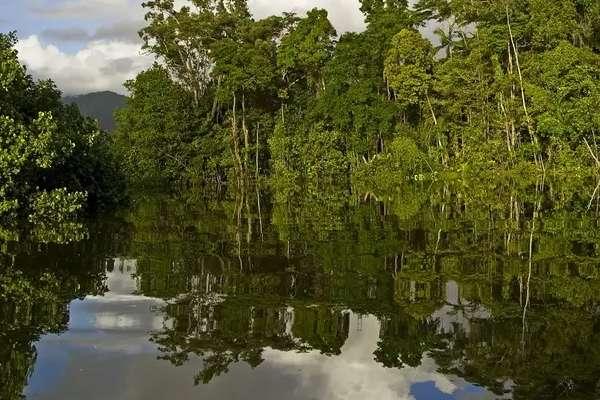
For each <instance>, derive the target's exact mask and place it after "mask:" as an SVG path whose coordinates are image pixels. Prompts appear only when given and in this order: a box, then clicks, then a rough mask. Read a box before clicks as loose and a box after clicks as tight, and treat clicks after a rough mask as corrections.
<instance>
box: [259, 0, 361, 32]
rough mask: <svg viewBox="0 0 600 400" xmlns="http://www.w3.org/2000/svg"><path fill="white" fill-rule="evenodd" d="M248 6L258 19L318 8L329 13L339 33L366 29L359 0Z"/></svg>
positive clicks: (266, 0)
mask: <svg viewBox="0 0 600 400" xmlns="http://www.w3.org/2000/svg"><path fill="white" fill-rule="evenodd" d="M248 4H249V6H250V9H251V11H252V12H253V13H254V15H255V16H256V17H257V18H263V17H266V16H269V15H278V14H282V13H283V12H290V11H292V12H295V13H297V14H304V13H305V12H306V11H308V10H311V9H313V8H315V7H318V8H324V9H326V10H327V11H328V12H329V19H330V20H331V23H332V24H333V26H335V28H336V29H337V30H338V33H343V32H347V31H361V30H363V29H364V27H365V24H364V16H363V15H362V13H361V12H360V2H359V0H288V1H273V0H249V1H248Z"/></svg>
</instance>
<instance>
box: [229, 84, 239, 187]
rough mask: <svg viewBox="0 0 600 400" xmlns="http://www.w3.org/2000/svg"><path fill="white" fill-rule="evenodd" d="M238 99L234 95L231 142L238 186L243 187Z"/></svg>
mask: <svg viewBox="0 0 600 400" xmlns="http://www.w3.org/2000/svg"><path fill="white" fill-rule="evenodd" d="M236 110H237V97H236V95H235V93H233V116H232V123H231V141H232V142H233V143H232V144H233V155H234V157H235V161H236V178H237V181H238V186H241V177H242V158H241V156H240V143H239V138H238V132H237V116H236Z"/></svg>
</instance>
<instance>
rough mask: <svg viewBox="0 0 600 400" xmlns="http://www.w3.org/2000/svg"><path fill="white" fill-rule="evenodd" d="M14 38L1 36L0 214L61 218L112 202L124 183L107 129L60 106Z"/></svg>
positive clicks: (72, 108)
mask: <svg viewBox="0 0 600 400" xmlns="http://www.w3.org/2000/svg"><path fill="white" fill-rule="evenodd" d="M16 41H17V37H16V35H15V34H13V33H11V34H8V35H5V34H0V143H1V144H2V145H1V146H0V218H2V217H4V218H5V219H6V218H10V219H14V218H15V217H17V216H18V215H21V216H23V215H30V218H34V219H35V218H37V217H40V218H44V217H47V218H49V216H54V217H56V218H57V219H58V220H57V221H56V222H57V223H60V222H61V221H62V220H63V218H66V217H67V216H69V215H72V214H74V213H75V212H77V211H79V210H80V209H81V208H83V207H84V206H85V205H87V206H88V208H89V209H94V208H98V207H102V206H108V205H110V204H114V202H115V201H118V200H119V199H121V198H122V196H123V186H122V185H121V180H120V179H119V175H118V174H117V173H116V169H115V168H116V166H115V163H114V160H113V159H112V156H111V155H110V154H109V151H108V138H107V136H106V134H105V133H103V132H100V131H99V129H98V126H97V124H96V123H95V122H94V121H92V120H91V119H87V118H84V117H82V116H81V114H80V113H79V111H78V110H77V109H76V108H75V106H67V105H64V104H63V103H62V102H61V94H60V92H59V91H58V90H57V89H56V87H55V86H54V83H53V82H51V81H40V82H35V81H34V80H33V79H32V78H31V76H29V75H28V74H27V73H26V71H25V68H24V67H23V66H21V64H20V63H19V61H18V58H17V52H16V50H14V45H15V44H16ZM86 198H87V202H86V201H85V200H86ZM42 209H43V210H45V211H44V212H42ZM54 211H59V212H54ZM32 222H33V221H32Z"/></svg>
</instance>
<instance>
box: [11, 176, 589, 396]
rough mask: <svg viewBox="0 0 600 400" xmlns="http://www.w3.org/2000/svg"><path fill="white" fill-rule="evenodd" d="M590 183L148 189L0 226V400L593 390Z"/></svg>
mask: <svg viewBox="0 0 600 400" xmlns="http://www.w3.org/2000/svg"><path fill="white" fill-rule="evenodd" d="M594 186H595V185H594V184H592V185H591V186H589V185H584V184H583V183H581V182H579V183H577V182H575V183H573V182H570V183H567V182H560V181H559V182H555V183H549V182H544V183H543V184H542V183H541V182H537V183H531V184H509V183H507V184H503V185H495V184H489V185H481V184H480V185H479V186H477V189H473V188H472V187H470V186H465V185H454V186H451V187H449V186H442V185H434V186H429V185H422V186H419V187H406V188H400V189H398V190H397V191H395V192H393V193H391V194H389V195H386V196H384V197H375V196H374V195H370V194H366V195H365V194H364V193H362V192H361V194H360V195H358V194H353V193H350V192H349V191H346V192H340V191H333V190H332V191H329V192H327V191H319V192H314V193H313V194H310V192H309V193H307V192H304V191H299V192H290V191H286V190H282V191H279V192H275V193H274V192H272V191H270V192H265V191H263V192H261V193H260V194H257V193H255V192H252V193H249V194H247V195H245V196H244V197H243V198H242V197H241V196H237V198H236V196H225V197H224V198H222V199H211V200H206V199H198V198H194V199H192V198H187V199H179V200H173V199H167V198H164V197H159V196H154V197H148V198H141V199H139V200H138V201H137V202H136V205H135V207H133V209H132V211H131V212H124V213H121V214H119V215H116V216H111V217H105V218H103V219H101V220H99V221H92V222H90V223H89V224H87V225H86V227H85V229H87V231H85V230H83V231H81V232H79V233H76V232H77V229H76V227H70V228H69V229H68V231H69V232H68V233H56V232H52V233H50V234H48V233H47V232H43V233H42V234H38V235H37V237H34V238H29V239H27V238H23V237H22V238H21V240H20V241H15V240H14V239H15V238H12V239H11V238H10V237H9V236H10V235H5V236H6V238H5V239H3V241H2V240H0V262H1V264H0V268H1V269H0V271H1V273H0V300H2V303H1V306H0V307H1V308H0V310H1V312H2V313H1V314H0V379H1V380H2V385H0V398H2V399H13V398H19V396H20V395H21V394H22V395H23V396H24V397H26V398H27V399H57V400H58V399H61V400H62V399H87V400H93V399H113V400H114V399H123V400H132V399H261V400H266V399H274V400H275V399H327V400H330V399H349V400H353V399H361V400H362V399H378V400H386V399H497V398H515V399H538V398H539V399H556V398H568V399H571V398H572V399H595V398H600V397H599V396H600V307H599V305H600V301H599V300H600V276H599V269H598V268H599V266H600V249H599V244H600V230H599V225H598V222H599V220H600V219H599V217H598V215H599V214H598V204H597V201H596V200H593V199H592V194H593V191H594ZM590 199H592V201H590ZM74 232H75V234H74ZM44 238H45V239H46V240H44ZM48 238H52V239H53V240H54V241H59V242H67V241H69V239H72V242H70V243H64V244H56V243H54V244H52V243H46V244H44V243H43V242H44V241H45V242H47V241H49V240H48Z"/></svg>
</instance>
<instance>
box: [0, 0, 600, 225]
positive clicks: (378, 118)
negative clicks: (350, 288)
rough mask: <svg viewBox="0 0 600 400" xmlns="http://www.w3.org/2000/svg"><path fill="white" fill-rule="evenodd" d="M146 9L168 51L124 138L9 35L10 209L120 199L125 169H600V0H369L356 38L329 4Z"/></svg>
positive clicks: (132, 175) (317, 177)
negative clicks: (338, 24) (30, 63)
mask: <svg viewBox="0 0 600 400" xmlns="http://www.w3.org/2000/svg"><path fill="white" fill-rule="evenodd" d="M143 7H144V8H145V11H146V16H145V20H146V26H145V27H144V28H143V29H142V30H141V31H140V32H139V34H140V37H141V38H142V39H143V42H144V46H143V47H144V50H145V51H146V52H148V53H150V54H153V55H154V56H155V58H156V62H155V64H154V66H153V67H152V68H150V69H148V70H146V71H144V72H142V73H140V74H139V75H138V76H137V77H135V79H133V80H131V81H128V82H126V83H125V86H126V88H127V89H128V91H129V98H128V99H127V102H126V105H125V107H124V108H122V109H121V110H119V111H118V112H117V116H116V119H117V128H116V132H115V133H114V134H111V135H109V134H106V133H103V132H101V131H100V129H99V128H98V126H97V125H96V124H95V123H94V121H92V120H91V119H88V118H84V117H81V115H80V114H79V113H78V112H77V110H76V108H74V107H71V106H67V105H63V104H62V103H61V101H60V92H59V91H58V89H57V88H56V87H55V85H54V84H53V82H52V81H36V80H34V79H33V78H32V77H31V76H30V75H28V73H27V71H26V70H25V68H24V67H23V66H22V65H21V64H20V63H19V61H18V58H17V57H18V54H17V52H16V50H15V49H14V45H15V43H16V41H17V37H16V35H15V34H14V33H11V34H3V35H2V36H1V37H0V55H1V57H2V64H1V68H0V77H1V81H0V82H1V83H2V89H3V90H2V92H3V93H2V96H1V97H0V110H1V114H2V117H1V124H2V129H0V135H1V136H0V139H1V141H2V148H1V149H0V161H1V162H2V165H1V166H2V168H1V169H0V170H1V172H0V174H2V175H1V178H2V179H0V214H2V215H3V216H4V218H5V219H6V216H8V217H9V218H14V216H15V214H19V215H25V216H27V217H28V218H29V219H36V218H38V219H40V218H39V217H40V216H42V215H44V214H45V217H44V218H46V219H47V218H49V217H50V216H52V214H54V215H53V218H54V219H60V218H61V216H59V215H58V214H63V215H64V214H65V213H67V214H69V213H71V214H72V213H74V212H77V211H78V210H80V209H82V208H85V209H91V210H94V209H98V208H99V207H100V208H102V207H104V206H106V205H111V204H115V203H119V202H120V201H121V200H122V199H123V198H124V197H125V195H126V193H125V192H126V190H125V187H126V185H125V184H126V182H129V183H130V184H131V186H138V185H142V186H147V185H151V186H157V187H163V188H164V187H165V186H166V187H167V188H169V187H170V188H174V187H176V188H188V187H210V188H214V187H228V188H233V189H235V190H239V189H243V188H245V187H246V186H247V185H248V184H250V183H253V182H265V181H267V182H269V183H271V184H274V185H276V186H278V187H281V188H288V189H289V188H298V187H305V188H306V187H308V188H313V189H315V190H318V188H322V187H323V186H324V185H330V184H335V185H338V186H341V187H343V188H347V187H349V186H350V185H352V184H356V183H358V184H360V185H362V186H363V187H366V188H371V189H373V188H378V189H379V190H381V189H382V188H387V187H394V185H398V184H402V183H403V182H404V181H407V180H408V181H410V180H445V179H456V178H464V177H471V176H481V175H485V176H488V177H492V178H498V177H499V178H500V179H502V178H503V177H506V176H540V175H563V176H574V175H577V176H591V175H595V174H597V172H598V169H599V168H600V149H599V148H598V145H599V144H598V140H597V139H596V132H598V130H599V128H600V113H598V104H600V4H598V2H595V1H592V0H568V1H562V0H551V1H545V0H543V1H542V0H503V1H496V2H492V3H490V2H487V1H483V0H477V1H472V0H469V1H466V0H420V1H418V2H417V3H416V4H414V5H412V6H409V4H408V2H407V1H402V0H362V1H361V11H362V13H363V14H364V16H365V22H366V29H365V30H364V31H363V32H348V33H343V34H341V35H339V34H338V33H337V32H336V30H335V29H334V27H333V25H332V24H331V22H330V21H329V19H328V14H327V11H325V10H323V9H313V10H311V11H309V12H308V13H307V14H306V15H304V16H299V15H295V14H293V13H286V14H284V15H281V16H271V17H268V18H264V19H260V20H256V19H254V18H253V17H252V15H251V13H250V11H249V8H248V4H247V1H245V0H195V1H193V2H192V4H191V5H190V6H189V7H182V8H176V7H175V4H174V1H172V0H155V1H148V2H145V3H143ZM425 26H427V27H429V28H430V27H431V26H436V27H437V29H435V32H434V33H435V36H436V37H437V39H436V40H434V41H433V42H432V41H430V40H429V39H427V38H425V37H424V36H423V32H424V31H426V30H427V29H429V28H425ZM434 43H435V45H434ZM86 199H87V202H86ZM86 204H87V206H85V205H86ZM57 210H59V211H57Z"/></svg>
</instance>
